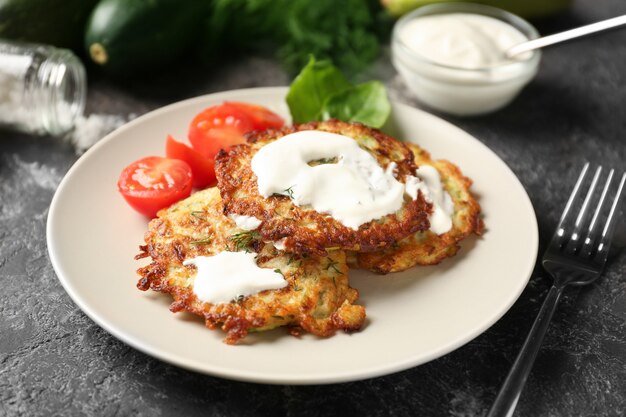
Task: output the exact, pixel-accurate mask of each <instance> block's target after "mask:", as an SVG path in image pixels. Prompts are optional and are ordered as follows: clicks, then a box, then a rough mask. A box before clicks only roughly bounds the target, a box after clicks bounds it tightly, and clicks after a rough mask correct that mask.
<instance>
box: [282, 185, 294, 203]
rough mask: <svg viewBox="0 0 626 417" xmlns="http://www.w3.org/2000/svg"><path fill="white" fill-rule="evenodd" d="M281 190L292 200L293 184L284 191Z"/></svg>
mask: <svg viewBox="0 0 626 417" xmlns="http://www.w3.org/2000/svg"><path fill="white" fill-rule="evenodd" d="M283 192H284V193H286V194H287V196H288V197H289V198H291V199H292V200H293V185H292V186H291V187H289V188H287V189H285V191H283Z"/></svg>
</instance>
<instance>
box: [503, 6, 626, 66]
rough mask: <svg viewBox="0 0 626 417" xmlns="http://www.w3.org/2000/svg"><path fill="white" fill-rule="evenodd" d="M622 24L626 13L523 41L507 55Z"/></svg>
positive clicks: (510, 55)
mask: <svg viewBox="0 0 626 417" xmlns="http://www.w3.org/2000/svg"><path fill="white" fill-rule="evenodd" d="M622 25H626V15H622V16H618V17H613V18H611V19H607V20H602V21H600V22H596V23H592V24H590V25H585V26H581V27H578V28H575V29H570V30H566V31H565V32H559V33H555V34H554V35H548V36H543V37H541V38H537V39H533V40H531V41H528V42H522V43H520V44H518V45H515V46H513V47H511V48H509V49H508V50H507V51H506V55H507V57H509V58H512V57H513V56H515V55H518V54H521V53H524V52H528V51H532V50H533V49H537V48H543V47H544V46H548V45H552V44H555V43H559V42H564V41H567V40H570V39H574V38H579V37H581V36H587V35H590V34H592V33H596V32H601V31H603V30H607V29H612V28H615V27H618V26H622Z"/></svg>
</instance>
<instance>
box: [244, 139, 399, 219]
mask: <svg viewBox="0 0 626 417" xmlns="http://www.w3.org/2000/svg"><path fill="white" fill-rule="evenodd" d="M323 160H332V162H331V163H320V164H319V165H315V166H310V165H309V162H311V161H318V162H319V161H323ZM335 161H336V163H335ZM252 171H253V172H254V173H255V174H256V176H257V184H258V189H259V194H260V195H262V196H264V197H269V196H271V195H272V194H282V195H287V196H289V197H290V198H291V199H292V200H293V202H294V204H296V205H298V206H303V205H311V206H312V207H313V209H314V210H316V211H317V212H319V213H327V214H330V215H331V216H332V217H333V218H334V219H336V220H337V221H339V222H340V223H341V224H343V225H345V226H347V227H350V228H352V229H354V230H356V229H358V228H359V226H360V225H362V224H364V223H367V222H369V221H372V220H374V219H378V218H380V217H383V216H386V215H388V214H391V213H394V212H396V211H397V210H399V209H400V208H401V207H402V203H403V199H404V193H405V187H404V184H402V183H400V182H399V181H398V180H396V179H395V178H394V176H393V169H388V170H387V171H385V170H383V169H382V167H381V166H380V165H378V162H377V161H376V159H375V158H374V157H373V156H372V155H370V154H369V153H368V152H366V151H365V150H363V149H361V148H360V147H359V145H358V144H357V142H356V141H355V140H354V139H352V138H349V137H347V136H343V135H338V134H335V133H329V132H323V131H318V130H306V131H300V132H296V133H292V134H289V135H286V136H284V137H282V138H280V139H278V140H276V141H274V142H272V143H270V144H268V145H266V146H264V147H262V148H261V149H260V150H259V151H258V152H257V153H256V154H255V155H254V157H253V158H252Z"/></svg>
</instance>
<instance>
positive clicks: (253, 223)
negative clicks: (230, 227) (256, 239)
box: [228, 213, 261, 230]
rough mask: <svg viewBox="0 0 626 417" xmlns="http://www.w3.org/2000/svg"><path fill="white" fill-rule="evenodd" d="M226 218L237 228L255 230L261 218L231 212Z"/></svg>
mask: <svg viewBox="0 0 626 417" xmlns="http://www.w3.org/2000/svg"><path fill="white" fill-rule="evenodd" d="M228 218H229V219H231V220H232V221H234V222H235V224H236V225H237V227H238V228H240V229H243V230H256V229H258V228H259V226H260V225H261V220H260V219H257V218H256V217H254V216H246V215H243V214H234V213H231V214H229V215H228Z"/></svg>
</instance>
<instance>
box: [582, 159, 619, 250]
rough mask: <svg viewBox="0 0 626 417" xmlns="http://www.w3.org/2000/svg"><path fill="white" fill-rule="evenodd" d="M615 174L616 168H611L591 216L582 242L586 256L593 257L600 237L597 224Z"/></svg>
mask: <svg viewBox="0 0 626 417" xmlns="http://www.w3.org/2000/svg"><path fill="white" fill-rule="evenodd" d="M614 174H615V170H614V169H611V171H609V175H608V177H607V179H606V182H605V183H604V187H603V188H602V193H601V194H600V200H599V201H598V204H597V206H596V210H595V212H594V213H593V217H592V218H591V222H590V223H589V228H588V229H587V236H586V237H585V240H584V241H583V243H582V248H581V254H582V256H584V257H591V254H592V253H593V251H594V244H595V241H596V240H597V238H598V233H596V224H597V222H598V218H599V217H600V214H601V213H602V209H603V207H604V202H605V201H606V195H607V193H608V192H609V188H610V187H611V183H612V182H613V175H614Z"/></svg>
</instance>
